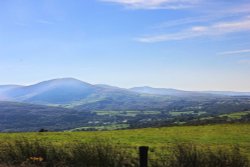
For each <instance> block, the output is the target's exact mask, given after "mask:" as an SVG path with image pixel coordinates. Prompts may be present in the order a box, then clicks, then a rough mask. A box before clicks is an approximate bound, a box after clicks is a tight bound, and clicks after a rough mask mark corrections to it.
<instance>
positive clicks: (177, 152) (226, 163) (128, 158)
mask: <svg viewBox="0 0 250 167" xmlns="http://www.w3.org/2000/svg"><path fill="white" fill-rule="evenodd" d="M1 165H4V166H12V167H14V166H23V167H53V166H55V167H56V166H58V167H59V166H60V167H138V166H139V162H138V156H133V155H132V154H130V153H129V152H128V151H126V149H124V148H122V147H117V146H116V145H113V144H112V143H111V142H108V141H105V140H95V141H92V142H77V143H74V144H70V145H69V144H60V145H55V144H52V143H50V142H42V141H39V140H28V139H16V140H14V141H7V142H5V143H0V166H1ZM149 166H150V167H236V166H237V167H248V166H249V160H248V158H247V157H246V156H245V155H243V154H242V153H241V152H240V149H239V147H233V148H230V149H226V150H225V149H223V150H222V149H215V150H211V149H210V148H209V147H205V148H198V147H197V146H196V145H194V144H182V143H180V144H177V145H174V146H172V147H165V148H163V149H162V150H161V152H158V154H156V156H155V157H154V158H152V157H151V158H149Z"/></svg>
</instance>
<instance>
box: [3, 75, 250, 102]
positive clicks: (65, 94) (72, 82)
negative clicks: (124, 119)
mask: <svg viewBox="0 0 250 167" xmlns="http://www.w3.org/2000/svg"><path fill="white" fill-rule="evenodd" d="M160 96H164V97H165V98H166V97H167V96H168V97H172V98H174V97H210V96H250V92H227V91H225V92H223V91H203V92H202V91H184V90H177V89H167V88H152V87H148V86H144V87H134V88H131V89H124V88H119V87H113V86H109V85H101V84H99V85H93V84H89V83H86V82H83V81H80V80H77V79H74V78H61V79H53V80H49V81H44V82H40V83H38V84H34V85H30V86H20V85H3V86H0V101H13V102H25V103H33V104H44V105H70V104H74V105H82V104H86V103H90V102H92V103H93V102H97V101H103V100H119V99H120V100H122V99H131V100H138V99H140V98H143V99H145V98H150V97H151V98H152V97H154V98H160Z"/></svg>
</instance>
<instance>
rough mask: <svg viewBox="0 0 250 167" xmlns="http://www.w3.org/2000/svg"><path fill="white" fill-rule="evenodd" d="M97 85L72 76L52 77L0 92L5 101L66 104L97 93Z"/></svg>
mask: <svg viewBox="0 0 250 167" xmlns="http://www.w3.org/2000/svg"><path fill="white" fill-rule="evenodd" d="M98 90H99V88H98V87H96V86H94V85H91V84H88V83H85V82H82V81H80V80H77V79H73V78H63V79H54V80H49V81H44V82H41V83H38V84H35V85H31V86H22V87H16V88H13V89H9V90H6V91H4V92H2V93H1V94H0V97H5V98H4V99H1V100H5V101H7V100H8V101H19V102H28V103H37V104H66V103H67V104H68V103H71V102H73V101H77V100H81V99H83V98H86V97H87V96H89V95H90V94H92V93H97V92H98Z"/></svg>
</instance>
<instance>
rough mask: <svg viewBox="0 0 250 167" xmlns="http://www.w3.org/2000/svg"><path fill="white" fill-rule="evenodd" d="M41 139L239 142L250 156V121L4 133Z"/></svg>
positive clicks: (156, 144) (1, 138) (128, 143)
mask: <svg viewBox="0 0 250 167" xmlns="http://www.w3.org/2000/svg"><path fill="white" fill-rule="evenodd" d="M20 138H27V139H29V140H32V139H38V140H41V141H44V142H47V141H50V142H53V143H58V144H60V143H68V142H69V143H70V142H77V141H91V140H95V139H97V138H99V139H103V138H105V139H106V140H108V141H111V142H112V143H114V144H119V145H122V146H124V147H127V148H136V147H137V146H140V145H147V146H149V147H150V148H156V149H157V148H160V147H163V146H168V145H172V144H175V143H195V144H197V145H200V146H212V147H230V146H232V145H238V146H240V148H242V152H244V153H246V154H248V155H249V156H250V142H249V141H250V124H221V125H204V126H176V127H164V128H146V129H134V130H114V131H94V132H47V133H1V134H0V142H1V143H2V142H3V143H4V142H5V141H11V140H14V139H20Z"/></svg>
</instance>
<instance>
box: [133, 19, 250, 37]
mask: <svg viewBox="0 0 250 167" xmlns="http://www.w3.org/2000/svg"><path fill="white" fill-rule="evenodd" d="M241 31H250V18H248V17H246V18H244V19H241V20H238V21H231V22H217V23H213V24H211V25H208V26H192V27H191V28H189V29H185V30H182V31H179V32H176V33H169V34H160V35H151V36H144V37H140V38H137V41H140V42H162V41H171V40H183V39H188V38H194V37H201V36H216V35H225V34H228V33H235V32H241Z"/></svg>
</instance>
